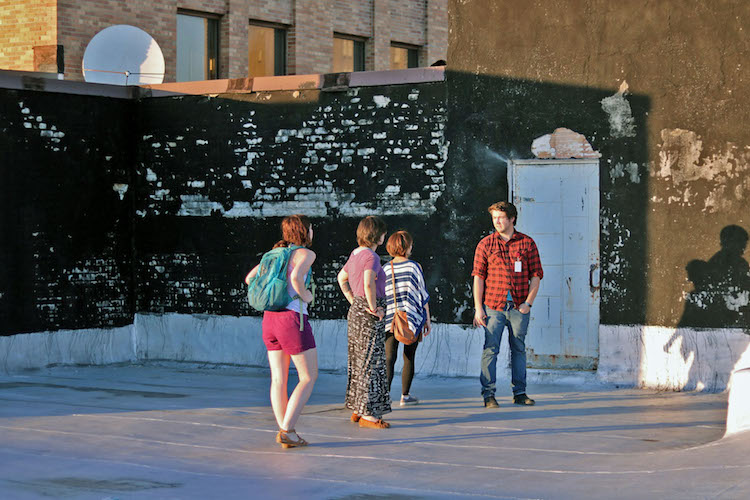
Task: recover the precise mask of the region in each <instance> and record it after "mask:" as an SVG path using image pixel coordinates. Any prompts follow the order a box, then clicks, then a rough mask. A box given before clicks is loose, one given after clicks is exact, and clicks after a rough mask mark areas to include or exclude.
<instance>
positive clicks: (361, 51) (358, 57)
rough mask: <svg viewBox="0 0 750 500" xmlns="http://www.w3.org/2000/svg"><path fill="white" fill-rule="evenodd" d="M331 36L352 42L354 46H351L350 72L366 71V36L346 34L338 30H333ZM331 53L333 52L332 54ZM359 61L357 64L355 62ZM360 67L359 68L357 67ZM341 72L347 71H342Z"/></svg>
mask: <svg viewBox="0 0 750 500" xmlns="http://www.w3.org/2000/svg"><path fill="white" fill-rule="evenodd" d="M333 38H338V39H340V40H351V41H352V42H354V46H353V47H352V67H353V69H352V72H355V71H367V67H366V59H367V55H366V54H367V53H366V47H367V40H368V39H367V38H365V37H362V36H357V35H348V34H346V33H339V32H338V31H334V32H333ZM332 55H333V54H332ZM358 62H359V63H360V64H359V66H358V64H357V63H358ZM358 67H359V68H361V69H358ZM343 73H347V72H346V71H344V72H343Z"/></svg>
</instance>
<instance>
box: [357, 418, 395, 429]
mask: <svg viewBox="0 0 750 500" xmlns="http://www.w3.org/2000/svg"><path fill="white" fill-rule="evenodd" d="M359 426H360V427H370V428H371V429H387V428H389V427H390V426H391V424H389V423H388V422H386V421H385V420H383V419H382V418H379V419H377V420H376V421H374V422H373V421H372V420H367V419H366V418H361V419H359Z"/></svg>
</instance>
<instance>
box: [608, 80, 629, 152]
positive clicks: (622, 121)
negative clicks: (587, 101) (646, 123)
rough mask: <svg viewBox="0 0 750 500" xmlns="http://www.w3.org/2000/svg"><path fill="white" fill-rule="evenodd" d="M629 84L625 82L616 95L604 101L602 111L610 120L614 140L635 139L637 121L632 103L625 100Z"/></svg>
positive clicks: (610, 130) (610, 132)
mask: <svg viewBox="0 0 750 500" xmlns="http://www.w3.org/2000/svg"><path fill="white" fill-rule="evenodd" d="M627 93H628V82H626V81H625V80H623V82H622V84H620V89H619V90H618V91H617V93H616V94H615V95H612V96H609V97H605V98H604V99H602V101H601V103H602V109H603V110H604V112H605V113H606V114H607V117H608V118H609V134H610V136H611V137H612V138H613V139H619V138H622V137H635V119H634V118H633V111H632V109H631V108H630V103H629V102H628V100H627V99H626V98H625V96H626V95H627Z"/></svg>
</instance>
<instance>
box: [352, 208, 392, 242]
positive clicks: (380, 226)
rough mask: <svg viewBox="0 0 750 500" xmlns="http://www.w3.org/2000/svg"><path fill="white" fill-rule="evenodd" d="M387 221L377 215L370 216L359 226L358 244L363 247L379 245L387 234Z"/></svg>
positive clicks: (360, 222)
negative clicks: (382, 237)
mask: <svg viewBox="0 0 750 500" xmlns="http://www.w3.org/2000/svg"><path fill="white" fill-rule="evenodd" d="M386 231H387V227H386V225H385V221H384V220H383V219H381V218H380V217H378V216H376V215H368V216H367V217H365V218H364V219H362V220H361V221H359V226H357V244H358V245H360V246H363V247H371V246H373V245H377V244H378V242H379V241H380V237H381V236H383V235H384V234H385V232H386Z"/></svg>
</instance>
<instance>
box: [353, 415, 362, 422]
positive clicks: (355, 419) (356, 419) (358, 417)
mask: <svg viewBox="0 0 750 500" xmlns="http://www.w3.org/2000/svg"><path fill="white" fill-rule="evenodd" d="M360 418H362V417H360V416H359V415H358V414H356V413H352V418H351V421H352V422H354V423H355V424H356V423H357V422H359V419H360Z"/></svg>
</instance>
